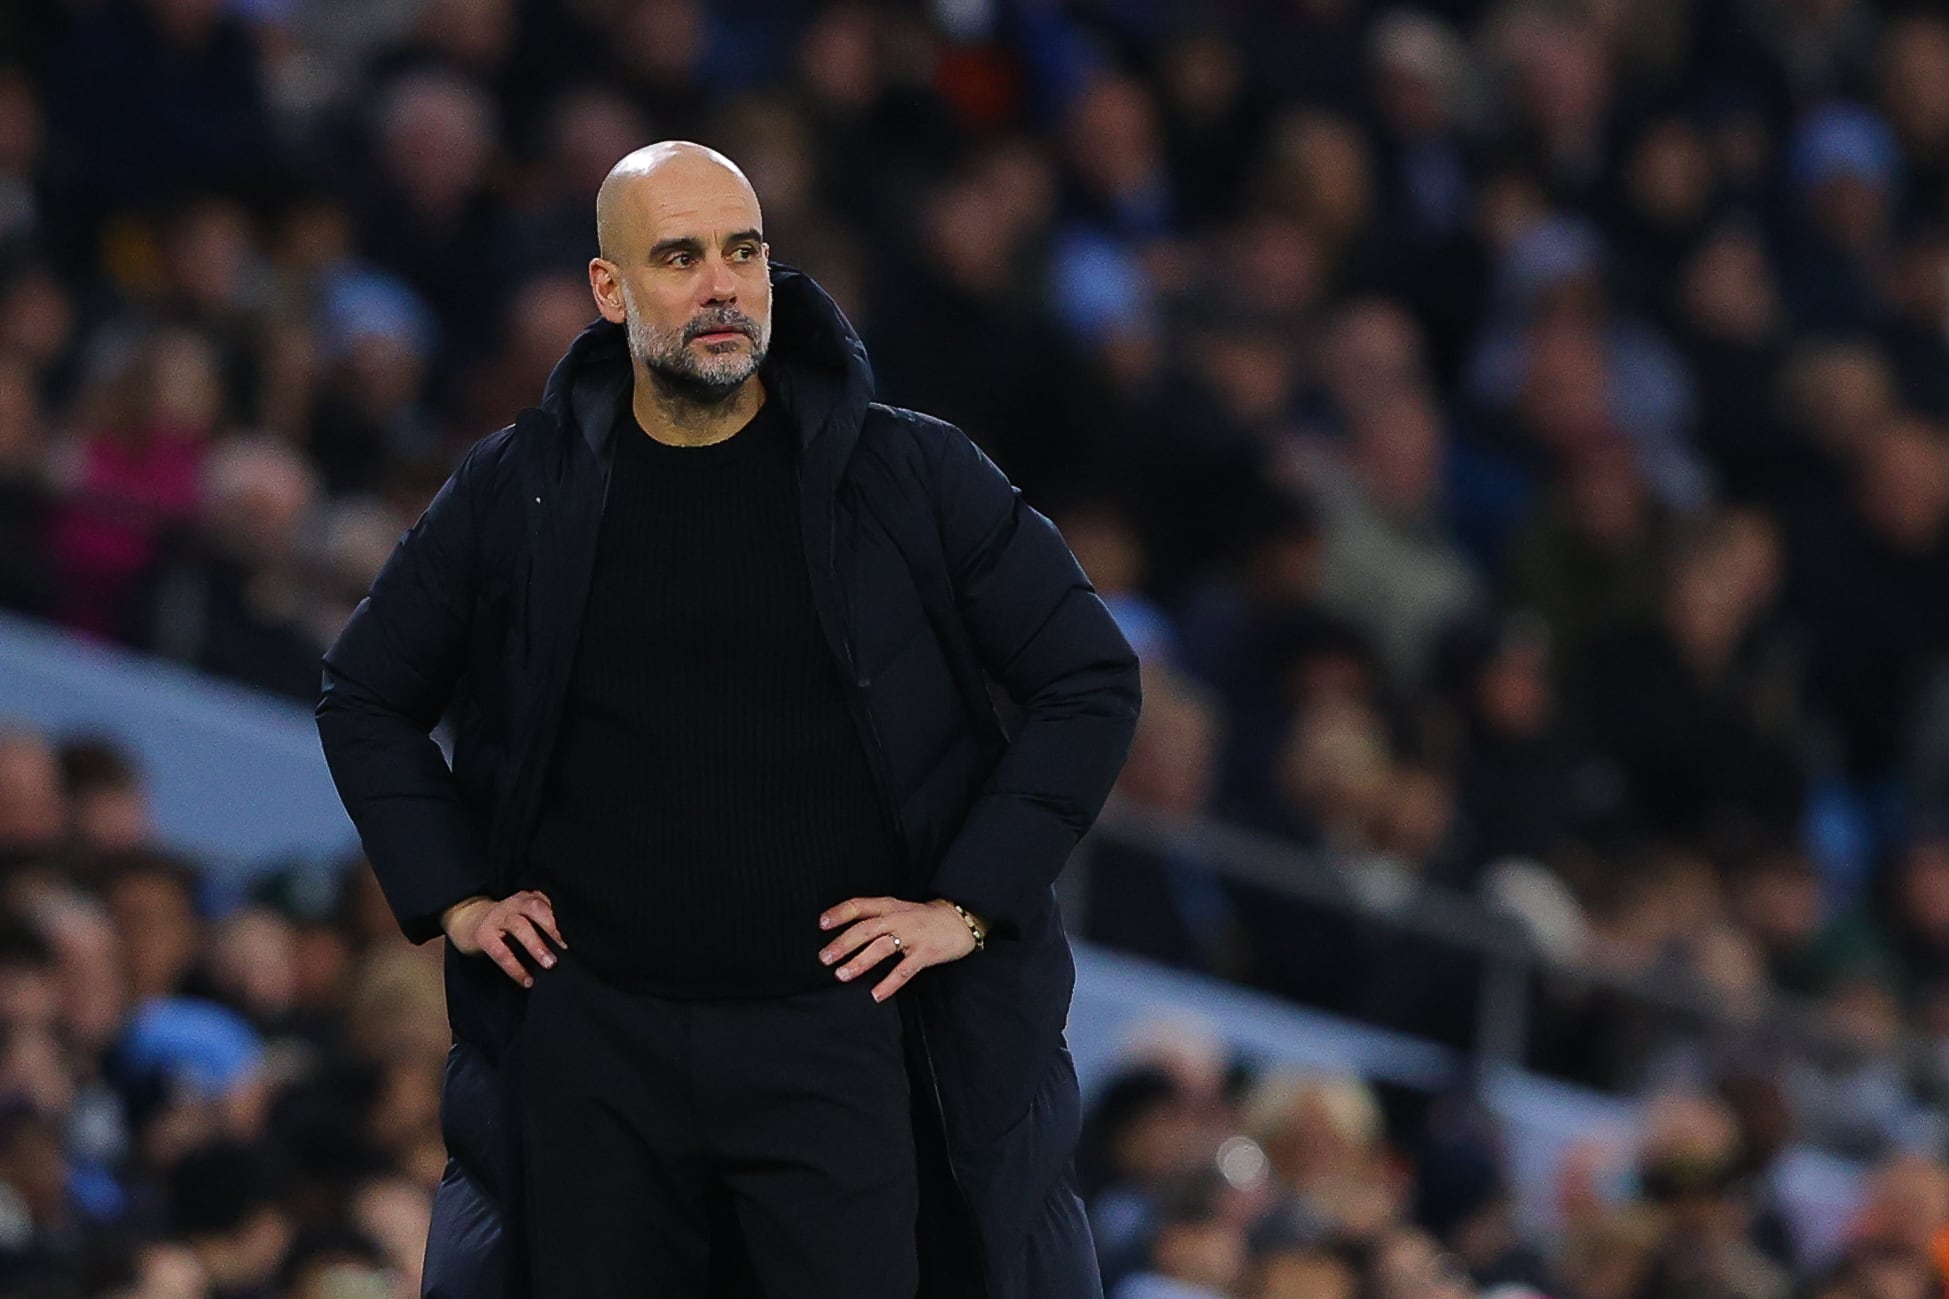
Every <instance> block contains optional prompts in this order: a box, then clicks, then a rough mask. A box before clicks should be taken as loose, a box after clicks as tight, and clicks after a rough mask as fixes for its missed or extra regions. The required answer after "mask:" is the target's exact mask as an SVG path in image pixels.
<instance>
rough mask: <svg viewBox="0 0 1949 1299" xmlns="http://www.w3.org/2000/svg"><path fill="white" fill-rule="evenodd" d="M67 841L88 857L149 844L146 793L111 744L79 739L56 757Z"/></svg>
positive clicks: (97, 737) (69, 742)
mask: <svg viewBox="0 0 1949 1299" xmlns="http://www.w3.org/2000/svg"><path fill="white" fill-rule="evenodd" d="M59 757H60V762H61V789H62V793H63V795H64V797H65V798H66V801H67V808H68V838H69V839H70V840H71V841H72V842H74V843H75V844H77V845H78V846H80V847H81V848H83V849H84V850H86V851H91V852H105V853H113V852H118V851H120V850H122V849H124V848H136V847H140V846H141V845H143V844H145V843H147V842H149V841H150V838H151V835H152V833H153V831H152V828H151V826H150V823H149V803H148V794H147V792H146V790H145V789H144V786H143V780H142V772H141V770H140V769H139V768H138V767H137V766H136V765H135V762H134V761H133V760H132V759H131V758H130V757H129V755H128V754H127V753H126V752H125V751H124V750H123V749H122V747H121V746H120V745H119V744H118V743H116V742H115V741H114V740H113V739H110V738H109V737H107V736H105V735H82V736H76V737H73V738H71V739H68V740H66V741H65V742H63V743H62V745H61V748H60V752H59Z"/></svg>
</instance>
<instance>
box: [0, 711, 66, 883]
mask: <svg viewBox="0 0 1949 1299" xmlns="http://www.w3.org/2000/svg"><path fill="white" fill-rule="evenodd" d="M67 819H68V806H67V799H66V796H65V794H64V793H63V791H62V788H61V769H60V761H59V759H58V758H57V756H56V755H55V752H54V749H53V747H52V746H51V745H49V744H48V743H47V741H46V740H44V739H42V738H41V737H40V736H39V735H38V734H36V733H35V732H33V731H29V730H25V729H23V728H20V727H16V726H8V725H5V724H0V849H4V850H10V851H19V850H23V849H44V848H49V847H52V846H53V845H55V844H57V843H58V842H59V841H60V839H61V836H62V833H63V831H64V830H65V829H66V826H67Z"/></svg>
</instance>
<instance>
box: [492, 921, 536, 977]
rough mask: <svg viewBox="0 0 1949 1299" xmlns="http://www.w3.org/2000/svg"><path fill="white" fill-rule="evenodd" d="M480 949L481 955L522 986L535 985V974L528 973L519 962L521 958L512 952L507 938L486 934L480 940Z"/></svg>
mask: <svg viewBox="0 0 1949 1299" xmlns="http://www.w3.org/2000/svg"><path fill="white" fill-rule="evenodd" d="M480 950H481V955H483V956H485V957H487V958H489V959H490V960H492V961H493V962H494V964H496V965H498V966H500V967H501V970H502V972H503V973H505V974H506V975H507V976H508V977H509V978H510V979H513V980H514V981H515V982H516V983H518V984H520V985H521V986H522V987H524V988H532V987H534V986H535V976H534V975H532V974H529V973H528V968H527V967H526V966H525V965H523V964H521V958H520V957H518V956H516V955H515V954H514V949H513V948H511V947H509V946H508V940H507V939H506V938H505V937H504V936H502V935H501V934H489V935H487V937H486V938H485V939H484V940H483V941H482V942H481V945H480Z"/></svg>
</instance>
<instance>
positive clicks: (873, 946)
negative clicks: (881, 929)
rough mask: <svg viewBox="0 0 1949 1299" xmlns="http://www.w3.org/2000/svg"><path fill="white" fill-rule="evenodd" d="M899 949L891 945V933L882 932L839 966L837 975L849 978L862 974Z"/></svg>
mask: <svg viewBox="0 0 1949 1299" xmlns="http://www.w3.org/2000/svg"><path fill="white" fill-rule="evenodd" d="M899 950H900V949H899V948H897V947H895V946H894V945H893V935H891V934H882V935H880V936H879V937H878V938H875V939H874V940H873V941H872V942H870V943H868V944H867V945H866V946H865V947H863V948H861V949H860V953H859V955H858V956H855V957H854V958H853V959H852V960H850V961H848V962H846V963H845V964H844V965H842V966H840V967H839V970H838V974H839V977H840V978H842V979H851V978H854V977H856V976H858V975H861V974H864V973H865V972H866V971H868V970H870V969H872V968H873V967H874V966H876V965H878V964H879V963H880V962H881V961H884V960H885V959H886V958H887V957H889V956H892V955H893V954H894V953H895V952H897V951H899Z"/></svg>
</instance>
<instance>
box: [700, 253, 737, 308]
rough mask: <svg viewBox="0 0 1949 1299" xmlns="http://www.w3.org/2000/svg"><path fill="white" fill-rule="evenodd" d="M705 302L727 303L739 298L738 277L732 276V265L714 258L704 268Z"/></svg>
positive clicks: (719, 258) (720, 258) (721, 259)
mask: <svg viewBox="0 0 1949 1299" xmlns="http://www.w3.org/2000/svg"><path fill="white" fill-rule="evenodd" d="M703 289H704V300H705V301H706V302H727V301H729V300H731V299H732V298H735V297H737V296H738V277H737V276H735V275H733V274H731V263H729V262H727V261H725V260H724V259H723V258H722V257H712V258H711V259H710V261H709V262H708V263H706V264H705V268H704V284H703Z"/></svg>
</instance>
